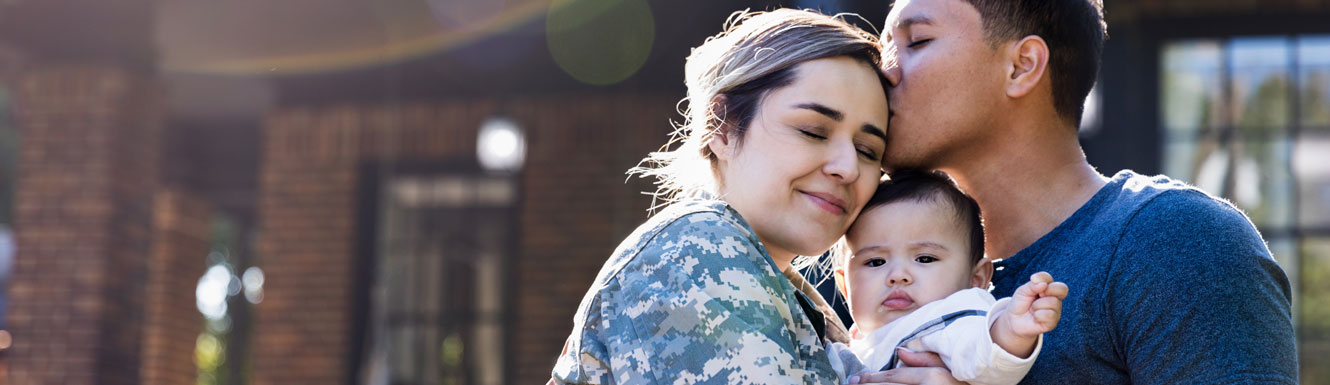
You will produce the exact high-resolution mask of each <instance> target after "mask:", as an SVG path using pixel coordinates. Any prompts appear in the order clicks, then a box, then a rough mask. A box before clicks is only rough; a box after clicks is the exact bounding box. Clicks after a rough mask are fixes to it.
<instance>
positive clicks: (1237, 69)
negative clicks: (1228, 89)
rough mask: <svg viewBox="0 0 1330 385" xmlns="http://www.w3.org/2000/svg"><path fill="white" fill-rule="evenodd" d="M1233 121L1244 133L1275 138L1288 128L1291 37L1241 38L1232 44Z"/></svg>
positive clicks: (1230, 65) (1230, 46)
mask: <svg viewBox="0 0 1330 385" xmlns="http://www.w3.org/2000/svg"><path fill="white" fill-rule="evenodd" d="M1229 48H1230V49H1229V51H1228V53H1229V55H1228V63H1229V68H1230V74H1231V81H1232V85H1233V89H1232V97H1233V99H1232V111H1231V112H1232V113H1233V123H1234V125H1235V126H1236V127H1238V129H1239V130H1240V131H1241V132H1242V133H1243V134H1245V135H1249V136H1263V137H1266V138H1273V137H1275V136H1277V135H1281V134H1283V133H1285V132H1287V127H1286V126H1287V125H1288V123H1289V117H1290V111H1292V110H1291V108H1290V104H1289V86H1290V84H1289V81H1290V77H1289V39H1288V38H1284V37H1278V38H1238V39H1233V41H1232V42H1231V43H1230V45H1229Z"/></svg>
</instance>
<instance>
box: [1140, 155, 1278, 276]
mask: <svg viewBox="0 0 1330 385" xmlns="http://www.w3.org/2000/svg"><path fill="white" fill-rule="evenodd" d="M1123 186H1124V188H1123V190H1124V191H1134V192H1136V193H1138V194H1145V195H1144V196H1143V197H1142V198H1144V199H1140V200H1139V202H1136V204H1135V205H1134V209H1133V210H1132V212H1131V213H1130V217H1128V218H1126V222H1125V225H1124V228H1123V230H1124V231H1123V232H1122V233H1121V235H1120V239H1119V241H1118V242H1119V245H1118V247H1117V248H1116V249H1117V250H1118V252H1117V253H1116V254H1117V257H1118V258H1127V260H1129V261H1130V260H1134V259H1133V258H1131V256H1133V255H1135V256H1139V257H1142V258H1144V259H1145V260H1144V261H1139V262H1142V263H1147V264H1157V263H1158V262H1160V258H1165V259H1182V260H1192V261H1193V262H1200V261H1204V262H1208V263H1219V262H1222V263H1235V262H1250V261H1251V260H1250V257H1259V258H1257V259H1269V258H1270V252H1269V249H1267V248H1266V246H1265V241H1264V240H1262V238H1261V234H1260V232H1259V231H1257V229H1256V226H1255V225H1253V224H1252V222H1251V220H1250V219H1249V218H1247V215H1246V214H1244V213H1243V212H1242V210H1240V209H1238V208H1237V207H1236V206H1234V205H1233V204H1232V203H1229V202H1228V201H1226V200H1224V199H1221V198H1218V197H1215V196H1212V195H1210V194H1208V193H1206V192H1205V191H1202V190H1200V189H1198V188H1196V187H1193V186H1190V185H1188V184H1186V183H1182V182H1179V181H1176V180H1173V179H1171V178H1168V177H1166V176H1154V177H1146V176H1140V175H1136V176H1133V177H1132V178H1130V179H1129V180H1128V181H1127V183H1124V184H1123ZM1176 262H1179V263H1181V262H1182V261H1176Z"/></svg>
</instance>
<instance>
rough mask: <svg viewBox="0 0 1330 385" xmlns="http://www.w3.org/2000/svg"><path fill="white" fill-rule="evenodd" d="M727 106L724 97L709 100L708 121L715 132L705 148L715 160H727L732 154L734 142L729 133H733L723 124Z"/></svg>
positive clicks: (726, 124) (718, 96) (727, 125)
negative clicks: (714, 125) (713, 123)
mask: <svg viewBox="0 0 1330 385" xmlns="http://www.w3.org/2000/svg"><path fill="white" fill-rule="evenodd" d="M727 105H728V103H727V99H726V98H725V95H717V96H716V97H715V98H712V99H711V107H710V109H711V111H710V114H711V116H710V117H709V118H710V119H709V120H710V121H712V122H715V124H716V128H715V132H712V133H711V138H710V139H708V140H707V148H709V149H711V153H712V154H715V155H716V158H717V159H720V160H729V159H730V157H731V155H732V153H733V152H734V145H733V143H734V141H733V140H731V139H732V138H730V133H732V132H734V130H732V129H731V127H730V125H729V124H728V123H726V122H725V115H726V113H725V108H726V106H727Z"/></svg>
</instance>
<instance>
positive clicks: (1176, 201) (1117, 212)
mask: <svg viewBox="0 0 1330 385" xmlns="http://www.w3.org/2000/svg"><path fill="white" fill-rule="evenodd" d="M1110 185H1111V186H1113V188H1114V191H1113V192H1114V193H1116V197H1114V199H1111V200H1109V201H1108V202H1107V204H1108V205H1109V207H1108V209H1109V210H1110V211H1111V212H1112V214H1114V216H1117V217H1119V218H1121V219H1123V220H1126V221H1127V222H1128V225H1129V226H1131V227H1140V226H1146V227H1151V226H1159V225H1165V224H1167V225H1180V224H1185V223H1184V222H1190V223H1197V222H1200V223H1205V222H1215V221H1221V222H1224V223H1225V224H1228V225H1236V224H1248V225H1250V223H1251V222H1250V221H1249V220H1248V219H1247V217H1246V215H1245V214H1243V213H1242V211H1241V210H1239V209H1238V208H1237V207H1234V206H1233V204H1231V203H1229V202H1228V201H1225V200H1224V199H1221V198H1218V197H1215V196H1213V195H1210V194H1209V193H1206V192H1205V191H1203V190H1201V189H1199V188H1196V187H1195V186H1192V185H1189V184H1187V183H1185V182H1182V181H1179V180H1176V179H1173V178H1170V177H1168V176H1165V175H1155V176H1146V175H1140V174H1136V173H1134V172H1132V171H1130V170H1124V171H1122V172H1119V173H1118V174H1117V175H1116V176H1114V177H1113V180H1112V181H1111V182H1110Z"/></svg>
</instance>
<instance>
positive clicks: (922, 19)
mask: <svg viewBox="0 0 1330 385" xmlns="http://www.w3.org/2000/svg"><path fill="white" fill-rule="evenodd" d="M916 24H927V25H933V18H931V17H928V16H926V15H914V16H910V17H907V18H905V19H904V20H901V21H900V22H898V23H896V28H899V29H908V28H910V27H913V26H915V25H916Z"/></svg>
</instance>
